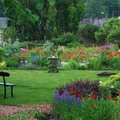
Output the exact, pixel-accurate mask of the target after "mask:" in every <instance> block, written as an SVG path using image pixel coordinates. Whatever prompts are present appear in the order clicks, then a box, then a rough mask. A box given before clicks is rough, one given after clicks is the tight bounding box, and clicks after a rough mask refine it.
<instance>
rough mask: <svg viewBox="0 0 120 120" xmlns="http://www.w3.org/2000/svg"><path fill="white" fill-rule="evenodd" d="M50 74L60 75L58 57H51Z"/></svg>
mask: <svg viewBox="0 0 120 120" xmlns="http://www.w3.org/2000/svg"><path fill="white" fill-rule="evenodd" d="M48 72H50V73H58V72H59V70H58V57H55V56H52V57H49V70H48Z"/></svg>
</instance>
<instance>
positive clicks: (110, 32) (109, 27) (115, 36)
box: [95, 18, 120, 44]
mask: <svg viewBox="0 0 120 120" xmlns="http://www.w3.org/2000/svg"><path fill="white" fill-rule="evenodd" d="M119 28H120V19H118V18H111V19H110V20H108V22H107V23H106V24H104V25H103V26H101V27H100V29H99V31H98V32H96V33H95V38H96V40H97V42H98V43H99V44H105V43H107V42H111V43H115V44H119V43H120V42H119V37H120V36H119V35H120V33H119V32H120V30H119Z"/></svg>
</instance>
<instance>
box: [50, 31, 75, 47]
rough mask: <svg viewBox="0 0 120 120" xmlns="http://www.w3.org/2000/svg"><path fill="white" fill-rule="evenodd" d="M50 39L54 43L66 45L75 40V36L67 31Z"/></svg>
mask: <svg viewBox="0 0 120 120" xmlns="http://www.w3.org/2000/svg"><path fill="white" fill-rule="evenodd" d="M52 41H53V42H54V44H55V45H63V46H64V45H65V46H66V45H67V44H68V43H71V42H76V41H77V37H76V36H75V35H74V34H73V33H70V32H67V33H65V34H63V35H59V36H58V37H57V38H53V39H52Z"/></svg>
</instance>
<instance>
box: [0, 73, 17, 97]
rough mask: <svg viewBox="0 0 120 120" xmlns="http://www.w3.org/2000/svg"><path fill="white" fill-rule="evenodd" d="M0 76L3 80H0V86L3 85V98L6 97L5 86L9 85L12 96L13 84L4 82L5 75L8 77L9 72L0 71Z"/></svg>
mask: <svg viewBox="0 0 120 120" xmlns="http://www.w3.org/2000/svg"><path fill="white" fill-rule="evenodd" d="M0 76H2V77H3V82H0V86H3V87H4V99H5V98H6V87H11V97H13V87H14V86H15V84H12V83H6V80H5V77H9V76H10V74H9V73H7V72H3V71H2V72H0Z"/></svg>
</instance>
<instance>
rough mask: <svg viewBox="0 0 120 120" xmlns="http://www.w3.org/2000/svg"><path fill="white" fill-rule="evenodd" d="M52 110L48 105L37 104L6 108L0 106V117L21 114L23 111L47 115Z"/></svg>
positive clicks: (5, 106)
mask: <svg viewBox="0 0 120 120" xmlns="http://www.w3.org/2000/svg"><path fill="white" fill-rule="evenodd" d="M51 109H52V106H51V105H50V104H37V105H20V106H9V105H8V106H7V105H0V116H10V115H12V114H13V113H16V112H22V111H25V110H36V111H38V112H46V113H48V112H49V111H50V110H51Z"/></svg>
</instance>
